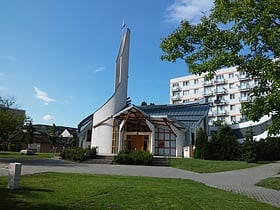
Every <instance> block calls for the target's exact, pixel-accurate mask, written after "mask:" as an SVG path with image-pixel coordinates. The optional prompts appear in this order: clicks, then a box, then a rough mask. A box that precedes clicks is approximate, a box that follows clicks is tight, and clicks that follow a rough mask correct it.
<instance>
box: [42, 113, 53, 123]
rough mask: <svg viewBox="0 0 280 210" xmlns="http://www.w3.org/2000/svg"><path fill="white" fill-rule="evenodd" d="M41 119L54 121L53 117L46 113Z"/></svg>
mask: <svg viewBox="0 0 280 210" xmlns="http://www.w3.org/2000/svg"><path fill="white" fill-rule="evenodd" d="M43 120H44V121H48V122H50V121H54V120H55V118H54V117H53V116H52V115H50V114H47V115H45V116H43Z"/></svg>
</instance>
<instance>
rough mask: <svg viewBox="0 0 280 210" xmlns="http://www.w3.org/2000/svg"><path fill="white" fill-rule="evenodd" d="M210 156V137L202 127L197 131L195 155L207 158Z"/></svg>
mask: <svg viewBox="0 0 280 210" xmlns="http://www.w3.org/2000/svg"><path fill="white" fill-rule="evenodd" d="M207 156H208V137H207V134H206V132H205V131H204V130H203V129H202V128H200V129H199V130H198V132H197V136H196V140H195V150H194V157H195V158H199V159H206V157H207Z"/></svg>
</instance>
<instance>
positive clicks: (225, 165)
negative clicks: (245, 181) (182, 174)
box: [169, 158, 259, 173]
mask: <svg viewBox="0 0 280 210" xmlns="http://www.w3.org/2000/svg"><path fill="white" fill-rule="evenodd" d="M169 163H170V164H171V166H172V167H174V168H180V169H184V170H189V171H194V172H198V173H215V172H222V171H232V170H238V169H244V168H250V167H255V166H258V165H259V164H257V163H247V162H245V161H218V160H201V159H190V158H170V159H169Z"/></svg>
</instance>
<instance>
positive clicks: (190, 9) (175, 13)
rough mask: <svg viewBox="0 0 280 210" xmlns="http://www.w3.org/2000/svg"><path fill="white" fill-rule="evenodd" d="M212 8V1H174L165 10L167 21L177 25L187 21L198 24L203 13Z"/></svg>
mask: <svg viewBox="0 0 280 210" xmlns="http://www.w3.org/2000/svg"><path fill="white" fill-rule="evenodd" d="M213 6H214V0H176V1H175V2H174V3H173V4H172V5H170V6H169V7H168V8H167V16H166V18H167V21H169V22H175V23H179V22H181V21H182V20H188V21H189V22H191V23H194V24H195V23H198V22H199V20H200V18H201V17H202V16H203V14H204V13H207V12H209V11H210V9H212V7H213Z"/></svg>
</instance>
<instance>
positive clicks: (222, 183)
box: [0, 159, 280, 208]
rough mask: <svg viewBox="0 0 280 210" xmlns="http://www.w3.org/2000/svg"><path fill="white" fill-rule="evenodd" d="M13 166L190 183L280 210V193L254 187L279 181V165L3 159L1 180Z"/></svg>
mask: <svg viewBox="0 0 280 210" xmlns="http://www.w3.org/2000/svg"><path fill="white" fill-rule="evenodd" d="M10 162H20V163H22V165H23V167H22V175H25V174H33V173H40V172H66V173H70V172H71V173H89V174H110V175H124V176H147V177H161V178H181V179H190V180H194V181H198V182H202V183H204V184H206V185H208V186H211V187H216V188H220V189H223V190H227V191H231V192H235V193H239V194H243V195H246V196H248V197H251V198H254V199H256V200H259V201H261V202H265V203H268V204H271V205H273V206H276V207H279V208H280V191H277V190H271V189H266V188H263V187H257V186H255V183H257V182H259V181H260V180H262V179H265V178H268V177H276V176H278V177H279V176H280V175H279V174H277V173H279V172H280V162H276V163H271V164H265V165H261V166H258V167H253V168H248V169H242V170H235V171H228V172H219V173H208V174H199V173H194V172H190V171H185V170H180V169H176V168H172V167H160V166H131V165H109V164H85V163H73V162H68V161H63V160H52V159H35V160H24V159H21V160H20V161H17V160H15V159H0V176H7V175H8V164H9V163H10Z"/></svg>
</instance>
